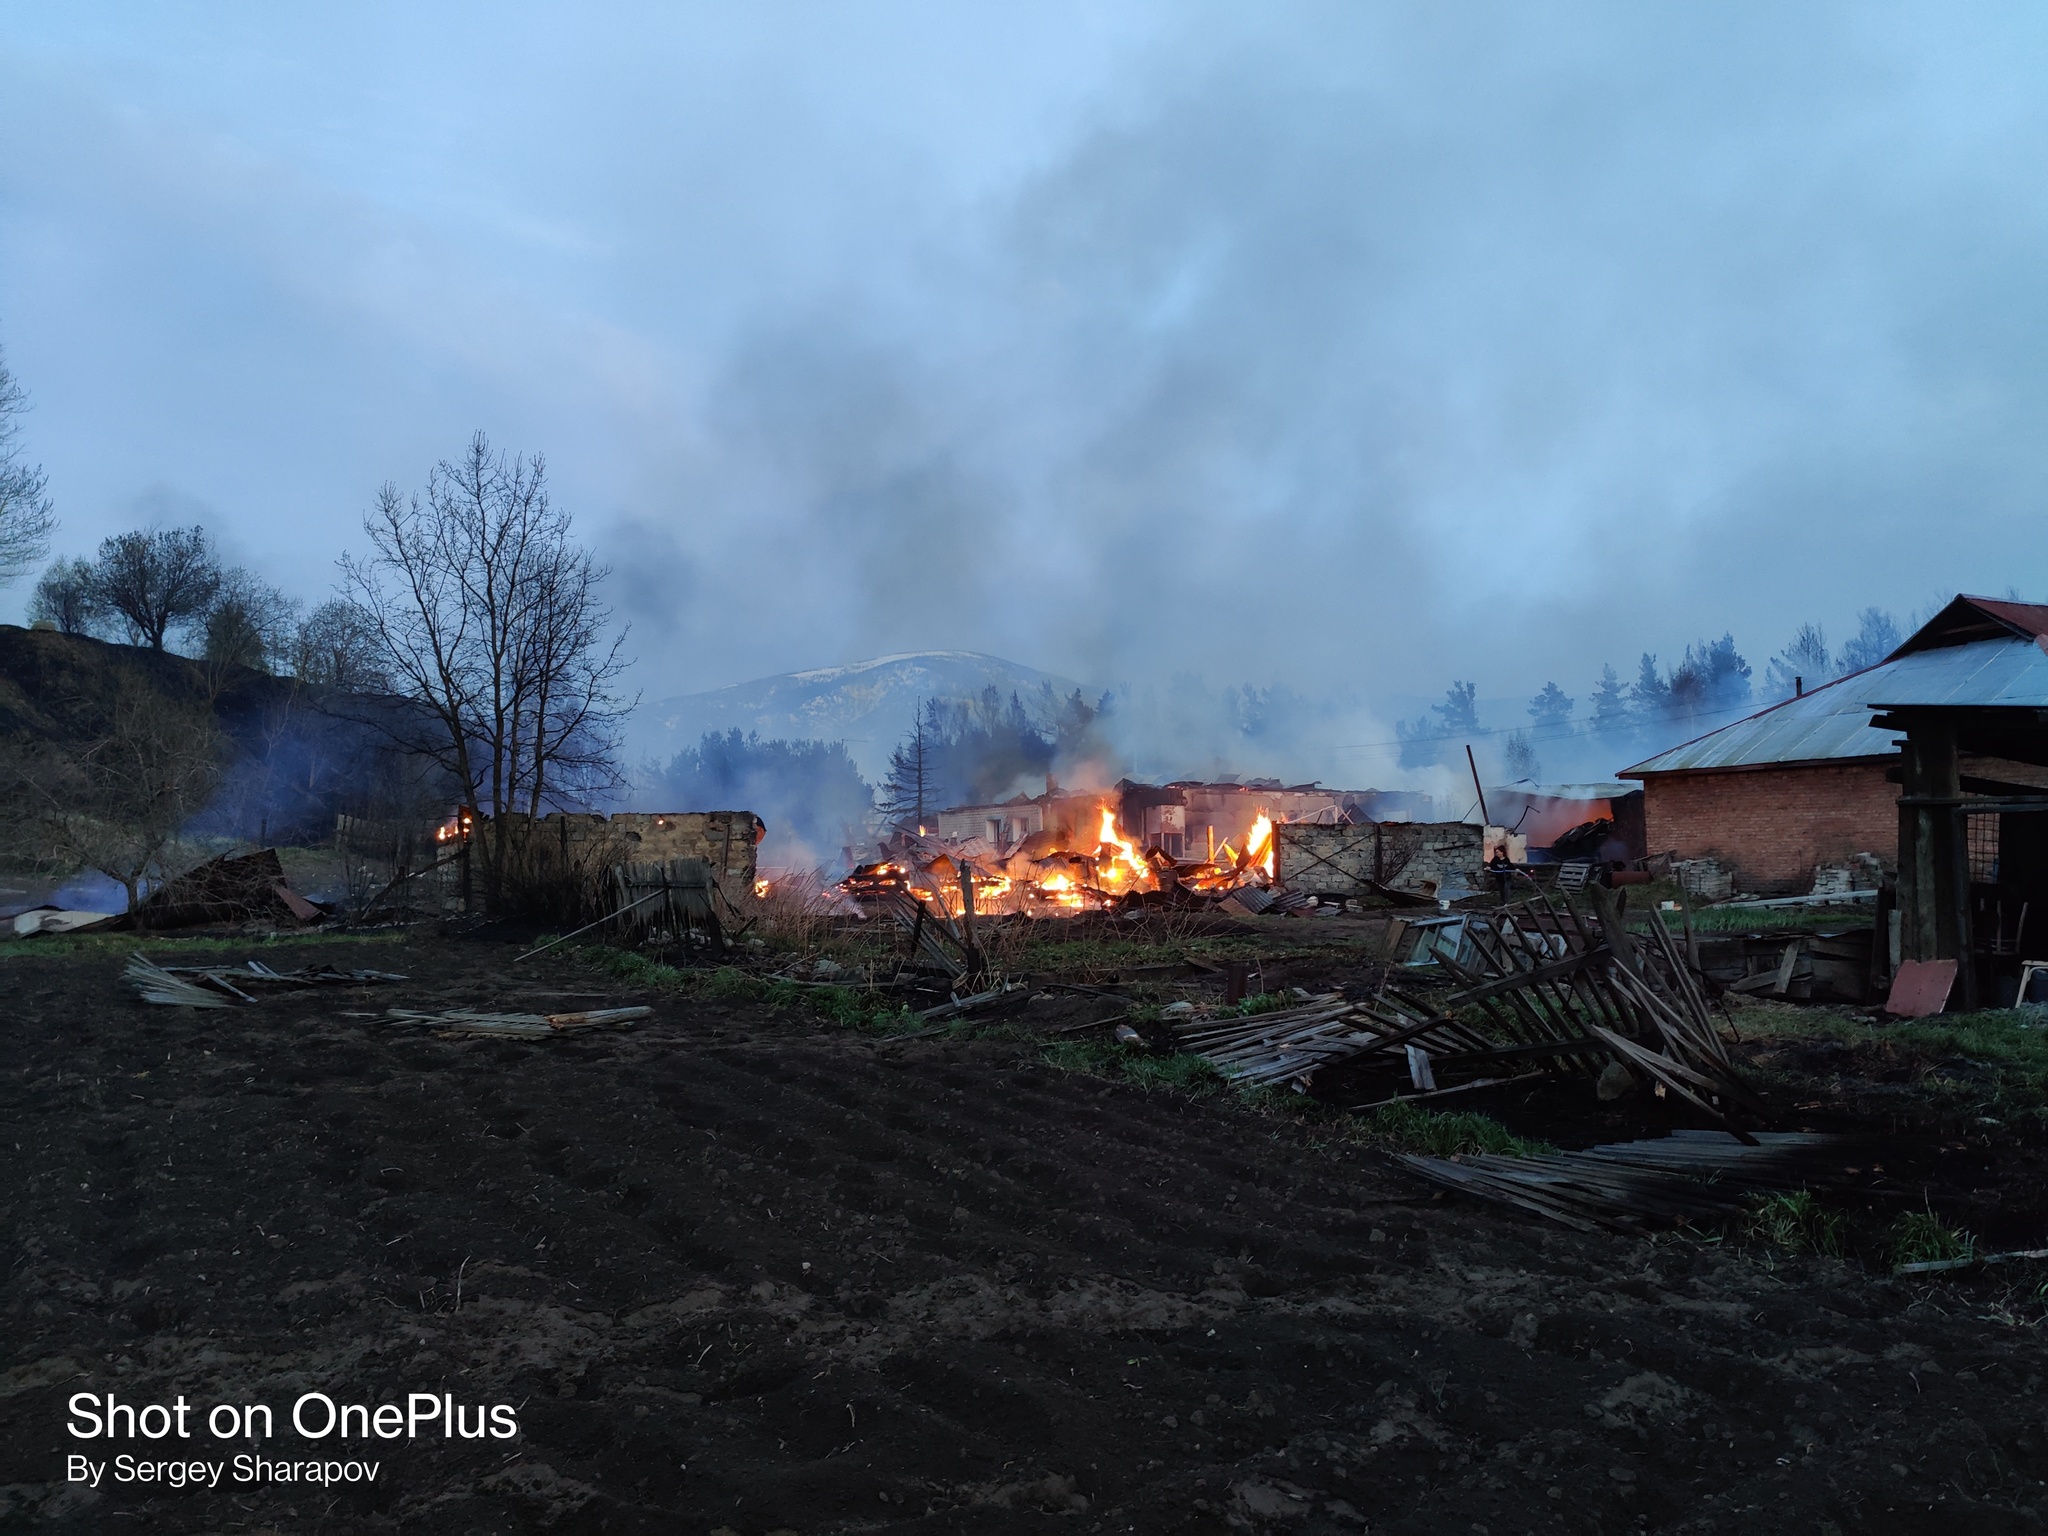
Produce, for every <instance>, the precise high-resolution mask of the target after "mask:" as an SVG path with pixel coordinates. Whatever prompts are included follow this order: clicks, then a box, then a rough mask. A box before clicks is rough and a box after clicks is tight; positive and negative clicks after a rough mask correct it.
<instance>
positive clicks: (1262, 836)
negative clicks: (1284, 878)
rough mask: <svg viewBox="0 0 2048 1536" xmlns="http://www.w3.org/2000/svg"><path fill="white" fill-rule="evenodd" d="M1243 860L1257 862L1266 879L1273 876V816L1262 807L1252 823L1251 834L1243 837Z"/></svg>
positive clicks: (1248, 863) (1250, 862) (1249, 863)
mask: <svg viewBox="0 0 2048 1536" xmlns="http://www.w3.org/2000/svg"><path fill="white" fill-rule="evenodd" d="M1244 862H1245V863H1246V864H1247V865H1251V864H1257V865H1258V866H1259V867H1260V868H1261V869H1263V870H1265V872H1266V878H1267V879H1268V880H1270V879H1272V878H1273V818H1272V817H1270V816H1268V815H1267V814H1266V813H1265V811H1264V810H1263V809H1261V810H1260V812H1259V819H1258V820H1257V821H1255V822H1253V823H1252V835H1251V836H1250V837H1248V838H1246V839H1245V844H1244Z"/></svg>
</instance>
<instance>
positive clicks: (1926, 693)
mask: <svg viewBox="0 0 2048 1536" xmlns="http://www.w3.org/2000/svg"><path fill="white" fill-rule="evenodd" d="M1914 704H1970V705H1990V706H1999V705H2007V706H2032V707H2036V708H2039V707H2048V654H2043V652H2042V651H2041V649H2040V647H2038V646H2036V645H2034V644H2032V643H2031V642H2028V641H2024V640H2017V639H2014V640H1975V641H1972V642H1971V643H1969V644H1968V645H1955V646H1948V647H1946V648H1944V649H1942V650H1935V651H1917V652H1914V653H1913V654H1911V655H1908V656H1901V657H1900V658H1899V659H1898V660H1896V661H1888V662H1886V663H1884V665H1882V666H1877V667H1871V668H1869V669H1867V670H1866V671H1862V672H1857V673H1854V674H1853V675H1851V676H1849V677H1845V678H1841V679H1839V680H1837V681H1835V682H1832V683H1828V684H1825V685H1824V686H1822V687H1819V688H1815V689H1813V690H1812V691H1811V692H1809V693H1807V694H1806V696H1805V697H1804V698H1798V699H1787V700H1785V701H1784V702H1783V703H1781V704H1775V705H1773V706H1771V707H1770V708H1769V709H1766V710H1763V711H1761V712H1760V713H1758V714H1754V715H1751V716H1750V717H1749V718H1748V719H1746V720H1737V721H1736V722H1735V723H1734V724H1732V725H1725V726H1723V727H1721V729H1719V730H1717V731H1713V732H1710V733H1709V734H1707V735H1705V736H1701V737H1699V738H1698V739H1697V740H1694V741H1689V742H1687V743H1685V745H1683V746H1679V747H1673V748H1672V749H1671V750H1670V751H1668V752H1661V753H1659V754H1658V755H1657V756H1655V757H1653V758H1650V759H1648V760H1647V761H1645V762H1641V763H1638V764H1637V765H1636V766H1635V767H1633V768H1629V769H1625V770H1623V777H1625V778H1637V777H1640V776H1642V775H1645V774H1652V773H1684V772H1687V771H1692V770H1698V769H1703V768H1750V767H1761V766H1763V765H1765V764H1768V763H1799V762H1812V761H1816V760H1822V759H1828V758H1844V759H1846V758H1858V757H1889V756H1891V755H1892V754H1893V753H1894V752H1896V751H1897V750H1898V739H1899V738H1898V735H1897V733H1896V732H1892V731H1880V730H1876V729H1874V728H1873V727H1872V726H1871V724H1870V720H1871V716H1872V713H1873V712H1874V711H1876V710H1879V709H1885V708H1891V707H1897V706H1907V705H1914Z"/></svg>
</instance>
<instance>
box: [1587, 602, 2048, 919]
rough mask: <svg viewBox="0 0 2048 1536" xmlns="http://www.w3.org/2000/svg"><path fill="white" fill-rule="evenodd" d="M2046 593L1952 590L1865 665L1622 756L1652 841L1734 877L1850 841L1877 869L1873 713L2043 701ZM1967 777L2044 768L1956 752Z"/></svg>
mask: <svg viewBox="0 0 2048 1536" xmlns="http://www.w3.org/2000/svg"><path fill="white" fill-rule="evenodd" d="M2043 636H2048V606H2041V605H2037V604H2032V603H2008V602H1999V601H1996V600H1993V599H1990V598H1975V597H1958V598H1956V600H1955V601H1954V602H1952V603H1950V604H1949V605H1948V606H1947V607H1946V608H1944V609H1943V610H1942V611H1941V612H1940V613H1939V614H1937V615H1935V617H1934V618H1932V619H1930V620H1929V621H1928V622H1927V623H1926V624H1924V625H1922V626H1921V627H1920V629H1918V630H1917V631H1915V632H1914V633H1913V635H1912V636H1911V637H1910V638H1908V639H1907V640H1906V642H1905V643H1904V644H1903V645H1901V646H1900V647H1899V648H1898V649H1897V650H1896V651H1894V652H1892V654H1891V655H1890V656H1889V657H1887V658H1886V659H1885V660H1884V661H1883V662H1882V663H1880V664H1879V665H1877V666H1874V667H1869V668H1866V669H1865V670H1864V671H1861V672H1857V673H1853V674H1851V675H1850V676H1848V677H1844V678H1841V679H1838V680H1837V681H1835V682H1832V683H1827V684H1825V685H1823V686H1821V687H1818V688H1809V689H1806V690H1805V691H1804V692H1803V693H1802V694H1801V695H1800V696H1799V697H1797V698H1791V699H1786V700H1785V701H1783V702H1782V703H1779V704H1774V705H1772V706H1771V707H1770V708H1769V709H1765V710H1760V711H1758V712H1757V713H1756V714H1754V715H1751V716H1749V717H1748V718H1747V719H1743V720H1738V721H1736V722H1735V723H1734V724H1732V725H1726V726H1723V727H1722V728H1721V729H1719V730H1717V731H1712V732H1709V733H1708V734H1707V735H1705V736H1701V737H1699V738H1698V739H1697V740H1694V741H1689V742H1687V743H1685V744H1684V745H1683V746H1678V747H1673V748H1672V749H1671V750H1670V751H1668V752H1661V753H1659V754H1658V755H1657V756H1655V757H1653V758H1650V759H1649V760H1648V761H1646V762H1642V763H1638V764H1637V765H1636V766H1635V767H1633V768H1629V769H1625V770H1624V771H1623V772H1622V775H1621V777H1623V778H1625V779H1640V780H1641V781H1642V784H1643V820H1644V834H1645V842H1646V844H1647V847H1648V849H1649V851H1650V852H1652V853H1662V852H1665V851H1667V850H1668V851H1671V852H1674V853H1677V854H1679V855H1680V856H1681V857H1684V858H1713V859H1718V860H1720V861H1721V862H1722V863H1724V864H1727V865H1728V866H1729V867H1730V868H1731V869H1732V870H1733V871H1734V874H1735V883H1736V886H1737V887H1738V888H1739V889H1742V890H1749V891H1757V892H1761V893H1764V894H1780V893H1792V892H1798V891H1805V890H1808V889H1810V888H1811V886H1812V883H1813V878H1814V871H1815V869H1816V868H1817V867H1818V866H1820V865H1823V864H1843V863H1847V862H1849V861H1850V860H1851V859H1852V858H1853V857H1854V856H1855V855H1856V854H1859V853H1867V854H1874V855H1876V856H1877V857H1878V859H1879V860H1880V862H1881V863H1882V864H1883V866H1884V868H1885V869H1886V871H1887V872H1890V871H1894V870H1896V868H1897V863H1898V852H1899V803H1898V802H1899V786H1898V782H1897V780H1898V772H1897V770H1898V765H1899V747H1898V740H1899V738H1898V734H1897V732H1895V731H1892V730H1881V729H1879V728H1877V727H1876V726H1874V725H1873V724H1872V723H1871V721H1872V720H1873V718H1874V713H1873V712H1874V711H1875V710H1877V709H1879V708H1882V707H1884V706H1887V705H1892V704H1897V703H1899V702H1901V701H1902V700H1908V699H1914V700H1942V701H1946V702H1950V703H1955V704H1963V703H1976V702H1993V701H1995V702H1999V703H2005V704H2019V703H2033V704H2036V705H2040V706H2048V696H2044V697H2041V698H2028V699H2024V700H2023V699H2019V698H2005V697H2003V696H2002V694H2001V692H2000V690H2007V691H2009V690H2010V688H2011V687H2013V686H2018V687H2020V688H2022V689H2023V690H2031V689H2032V688H2034V687H2035V683H2034V681H2032V680H2033V679H2035V678H2036V677H2037V676H2038V673H2039V668H2038V665H2037V664H2038V663H2039V662H2040V661H2041V660H2042V656H2041V650H2042V649H2043V648H2048V647H2044V646H2043V644H2042V637H2043ZM1962 772H1963V776H1964V780H1965V783H1966V784H1967V785H1970V786H1972V787H1976V788H1979V789H1980V790H1981V792H1983V793H1987V794H1995V793H1999V792H2001V791H2007V790H2013V789H2027V788H2037V787H2043V785H2044V778H2043V773H2042V770H2041V769H2039V768H2034V767H2030V766H2028V765H2025V764H2020V763H2014V762H2010V761H2006V760H2003V759H1997V758H1990V757H1982V756H1974V757H1973V756H1969V755H1967V754H1966V755H1965V757H1964V759H1963V763H1962Z"/></svg>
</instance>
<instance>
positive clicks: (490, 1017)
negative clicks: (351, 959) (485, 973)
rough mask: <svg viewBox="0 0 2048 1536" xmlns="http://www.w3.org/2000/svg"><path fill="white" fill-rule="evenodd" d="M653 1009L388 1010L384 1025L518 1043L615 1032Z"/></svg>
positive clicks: (651, 1014) (643, 1016)
mask: <svg viewBox="0 0 2048 1536" xmlns="http://www.w3.org/2000/svg"><path fill="white" fill-rule="evenodd" d="M653 1014H654V1010H653V1009H652V1008H592V1009H588V1010H586V1011H584V1012H582V1013H481V1012H478V1011H477V1010H475V1009H472V1008H449V1009H445V1010H443V1011H442V1012H440V1013H422V1012H419V1011H418V1010H416V1009H412V1008H387V1009H385V1010H384V1022H385V1023H387V1024H392V1025H397V1026H400V1027H410V1028H414V1029H436V1030H440V1031H441V1032H442V1033H444V1034H457V1035H508V1036H511V1037H513V1038H515V1039H522V1040H542V1039H548V1038H551V1037H553V1036H555V1035H561V1034H568V1033H570V1032H573V1031H575V1030H579V1029H616V1028H622V1027H624V1026H625V1025H628V1024H632V1023H635V1022H637V1021H639V1020H641V1019H645V1018H651V1017H653Z"/></svg>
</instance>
